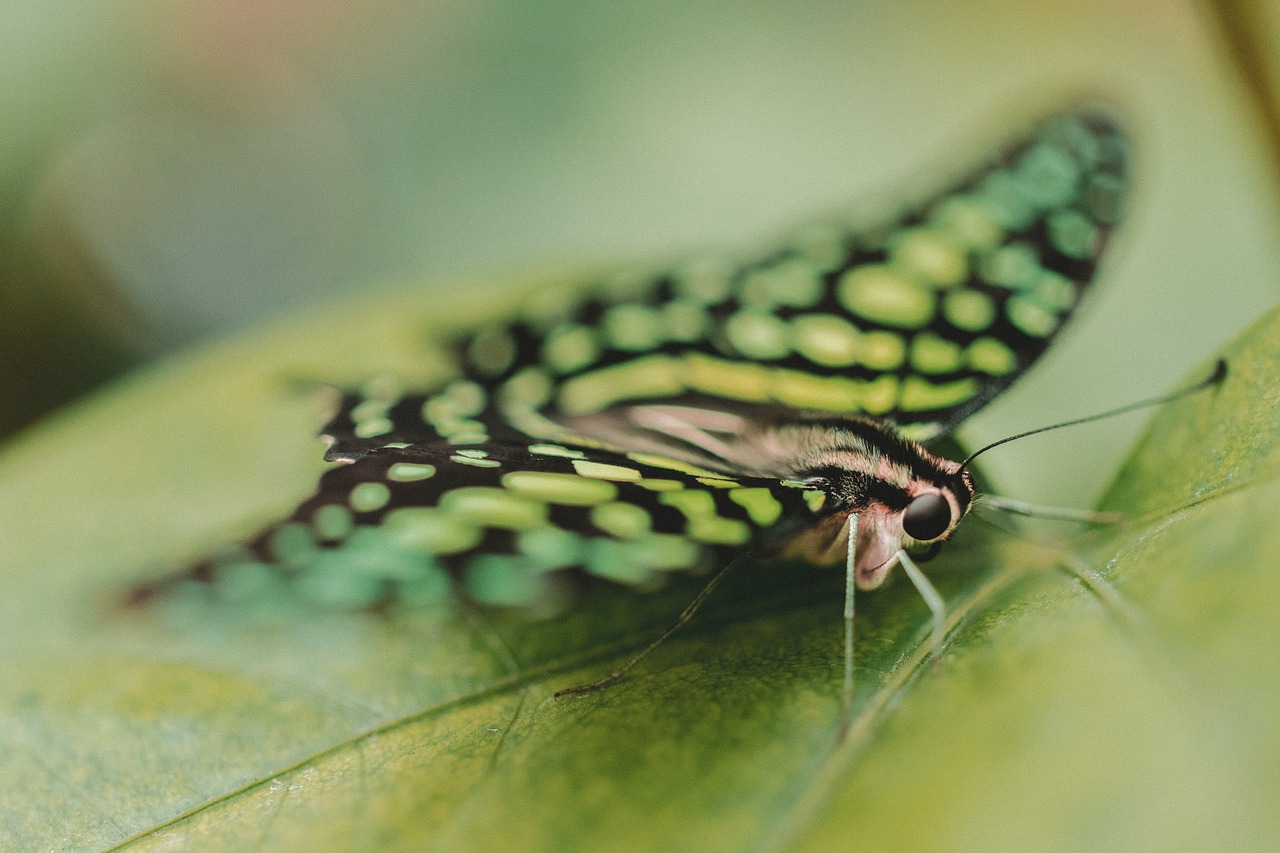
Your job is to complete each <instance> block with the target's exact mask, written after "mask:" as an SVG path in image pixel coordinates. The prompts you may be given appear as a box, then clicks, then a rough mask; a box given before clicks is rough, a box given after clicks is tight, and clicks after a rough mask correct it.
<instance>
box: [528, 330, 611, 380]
mask: <svg viewBox="0 0 1280 853" xmlns="http://www.w3.org/2000/svg"><path fill="white" fill-rule="evenodd" d="M599 356H600V345H599V344H597V343H596V337H595V332H593V331H592V330H591V329H588V328H587V327H586V326H561V327H560V328H558V329H556V330H555V331H553V332H552V333H551V334H550V335H548V336H547V339H546V340H545V341H544V342H543V344H542V361H543V363H545V364H546V365H547V366H548V367H550V368H551V369H552V370H554V371H555V372H556V373H571V372H573V371H575V370H581V369H582V368H584V367H586V366H588V365H589V364H591V363H592V362H594V361H595V360H596V359H597V358H599Z"/></svg>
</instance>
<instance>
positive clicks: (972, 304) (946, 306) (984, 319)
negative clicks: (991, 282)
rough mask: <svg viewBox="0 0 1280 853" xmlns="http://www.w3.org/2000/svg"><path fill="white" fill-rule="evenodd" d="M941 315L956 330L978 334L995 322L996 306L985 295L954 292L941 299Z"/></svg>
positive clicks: (963, 291)
mask: <svg viewBox="0 0 1280 853" xmlns="http://www.w3.org/2000/svg"><path fill="white" fill-rule="evenodd" d="M942 314H943V316H944V317H946V318H947V321H948V322H950V323H951V325H953V326H955V327H956V328H957V329H962V330H963V331H966V332H980V331H982V330H983V329H988V328H990V327H991V324H992V323H994V322H995V319H996V306H995V303H993V302H992V301H991V299H990V298H988V297H987V296H986V295H985V294H982V293H977V292H975V291H972V290H956V291H952V292H951V293H948V294H947V295H946V298H945V299H943V302H942Z"/></svg>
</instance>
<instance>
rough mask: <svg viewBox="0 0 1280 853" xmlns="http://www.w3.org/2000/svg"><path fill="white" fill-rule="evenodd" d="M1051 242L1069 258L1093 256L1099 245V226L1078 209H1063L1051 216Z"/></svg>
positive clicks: (1080, 258) (1081, 258)
mask: <svg viewBox="0 0 1280 853" xmlns="http://www.w3.org/2000/svg"><path fill="white" fill-rule="evenodd" d="M1049 242H1050V243H1052V244H1053V247H1054V248H1055V249H1057V250H1058V251H1059V252H1061V253H1062V254H1064V255H1066V256H1067V257H1069V258H1075V259H1077V260H1084V259H1086V258H1091V257H1093V254H1094V252H1095V251H1097V247H1098V228H1097V226H1096V225H1094V224H1093V223H1092V222H1090V221H1089V219H1088V217H1086V216H1085V215H1084V214H1083V213H1080V212H1079V211H1078V210H1062V211H1058V212H1057V213H1055V214H1053V215H1052V216H1050V217H1049Z"/></svg>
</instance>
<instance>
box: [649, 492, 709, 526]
mask: <svg viewBox="0 0 1280 853" xmlns="http://www.w3.org/2000/svg"><path fill="white" fill-rule="evenodd" d="M658 503H663V504H666V505H667V506H673V507H675V508H676V509H678V510H680V512H682V513H684V516H685V518H688V519H694V518H714V517H715V516H716V502H715V499H714V498H712V497H711V494H710V493H709V492H702V491H695V490H687V491H680V492H663V493H661V494H659V495H658Z"/></svg>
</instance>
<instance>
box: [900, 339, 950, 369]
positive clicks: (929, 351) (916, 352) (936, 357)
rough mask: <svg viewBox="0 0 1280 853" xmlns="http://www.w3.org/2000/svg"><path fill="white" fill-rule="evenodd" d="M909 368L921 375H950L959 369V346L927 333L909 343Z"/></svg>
mask: <svg viewBox="0 0 1280 853" xmlns="http://www.w3.org/2000/svg"><path fill="white" fill-rule="evenodd" d="M911 366H912V367H914V368H915V369H916V370H919V371H920V372H921V373H951V372H952V371H954V370H958V369H959V368H960V346H959V345H958V344H954V343H952V342H951V341H947V340H943V339H942V338H940V337H938V336H937V335H930V334H928V333H924V334H920V335H917V336H916V338H915V340H913V341H912V342H911Z"/></svg>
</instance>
